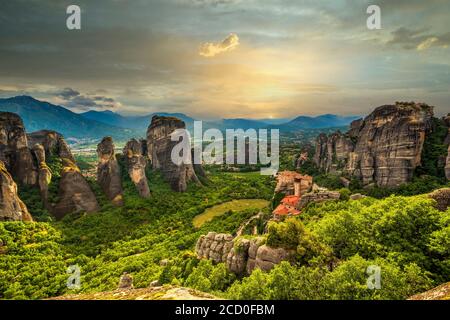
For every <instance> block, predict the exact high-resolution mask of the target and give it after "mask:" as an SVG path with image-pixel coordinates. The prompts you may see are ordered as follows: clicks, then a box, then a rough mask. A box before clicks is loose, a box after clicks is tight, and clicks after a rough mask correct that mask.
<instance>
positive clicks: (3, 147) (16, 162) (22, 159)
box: [0, 112, 38, 185]
mask: <svg viewBox="0 0 450 320" xmlns="http://www.w3.org/2000/svg"><path fill="white" fill-rule="evenodd" d="M0 160H1V161H3V162H4V164H5V167H6V169H7V170H8V171H9V172H10V173H11V175H12V176H13V177H14V179H15V181H16V182H18V183H19V184H23V185H36V184H37V183H38V172H37V168H36V166H35V163H34V161H33V156H32V154H31V151H30V149H29V148H28V140H27V135H26V133H25V127H24V125H23V122H22V119H21V118H20V117H19V116H18V115H17V114H15V113H10V112H0Z"/></svg>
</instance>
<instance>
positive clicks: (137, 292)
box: [49, 286, 219, 300]
mask: <svg viewBox="0 0 450 320" xmlns="http://www.w3.org/2000/svg"><path fill="white" fill-rule="evenodd" d="M218 299H219V298H217V297H215V296H213V295H211V294H209V293H205V292H201V291H197V290H194V289H190V288H184V287H176V286H162V287H161V286H158V287H150V288H142V289H125V290H116V291H109V292H96V293H86V294H68V295H65V296H60V297H54V298H50V299H49V300H218Z"/></svg>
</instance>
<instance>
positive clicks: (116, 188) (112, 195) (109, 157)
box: [97, 137, 123, 206]
mask: <svg viewBox="0 0 450 320" xmlns="http://www.w3.org/2000/svg"><path fill="white" fill-rule="evenodd" d="M97 154H98V159H99V162H98V165H97V182H98V184H99V185H100V187H101V188H102V190H103V192H104V193H105V194H106V196H107V197H108V199H109V200H111V202H112V203H113V204H114V205H116V206H122V205H123V189H122V180H121V175H120V167H119V163H118V162H117V159H116V155H115V151H114V143H113V140H112V138H111V137H105V138H103V139H102V141H101V142H100V143H99V144H98V145H97Z"/></svg>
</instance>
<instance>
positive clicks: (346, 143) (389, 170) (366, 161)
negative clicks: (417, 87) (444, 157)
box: [314, 102, 433, 187]
mask: <svg viewBox="0 0 450 320" xmlns="http://www.w3.org/2000/svg"><path fill="white" fill-rule="evenodd" d="M432 117H433V107H430V106H428V105H426V104H421V103H403V102H397V103H396V104H395V105H384V106H381V107H378V108H376V109H375V110H374V111H373V112H372V113H371V114H370V115H369V116H367V117H366V118H365V119H364V120H356V121H354V122H353V123H352V124H351V128H350V130H349V131H348V132H347V133H346V134H342V133H340V132H336V133H334V134H332V135H330V136H326V135H324V134H322V135H320V136H319V137H318V138H317V142H316V152H315V155H314V162H315V163H316V165H317V166H318V167H319V168H320V169H322V170H324V171H326V172H337V173H342V174H346V175H349V176H355V177H358V178H360V179H361V180H362V182H363V184H364V185H369V184H372V183H376V184H377V185H378V186H383V187H393V186H398V185H400V184H402V183H406V182H409V181H410V180H411V179H412V177H413V173H414V170H415V168H416V167H417V166H418V165H420V163H421V153H422V148H423V144H424V141H425V137H426V135H427V134H428V133H429V132H430V131H431V130H432V127H433V122H432Z"/></svg>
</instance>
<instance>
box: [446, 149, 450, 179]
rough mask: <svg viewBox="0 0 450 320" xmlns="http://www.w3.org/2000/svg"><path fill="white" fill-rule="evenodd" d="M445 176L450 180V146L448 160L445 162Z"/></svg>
mask: <svg viewBox="0 0 450 320" xmlns="http://www.w3.org/2000/svg"><path fill="white" fill-rule="evenodd" d="M445 176H446V177H447V180H450V145H449V146H448V153H447V160H446V162H445Z"/></svg>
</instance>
